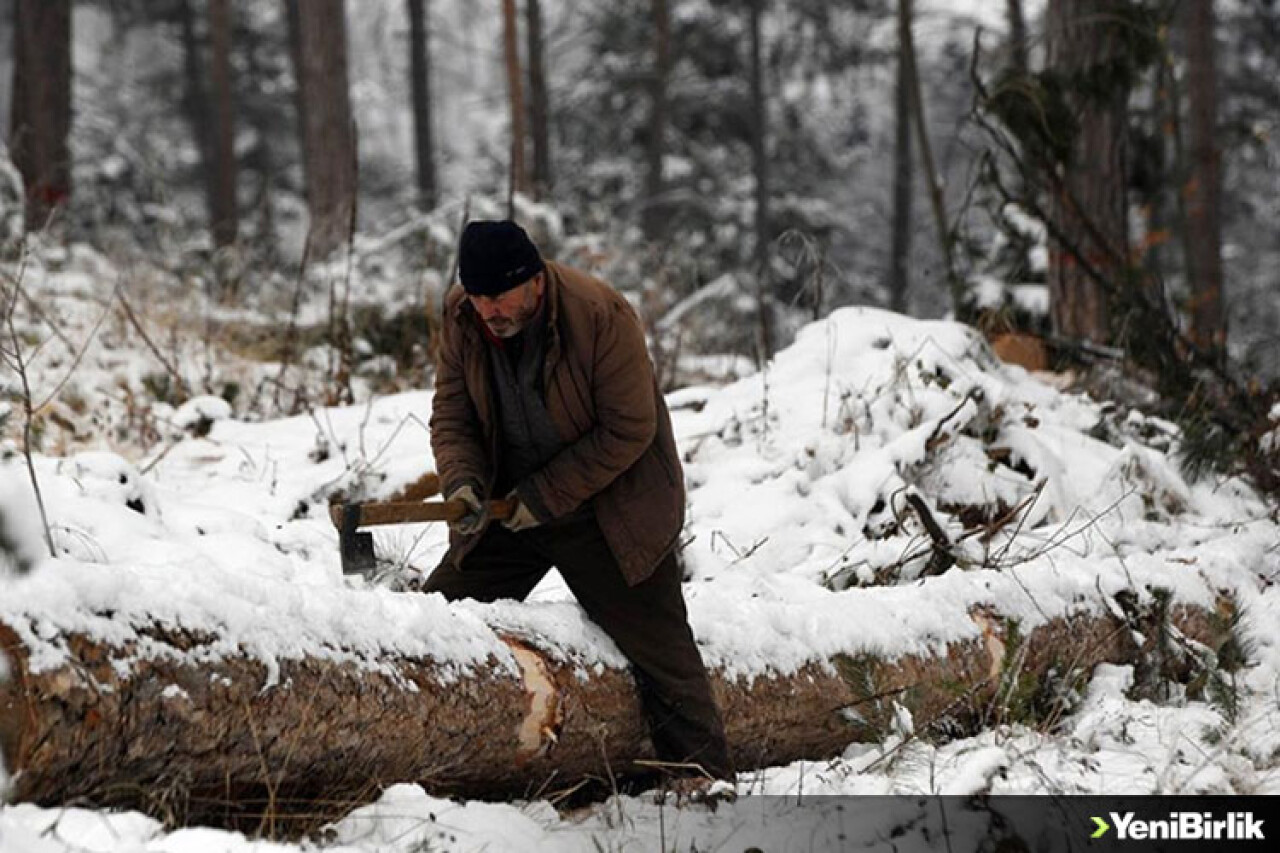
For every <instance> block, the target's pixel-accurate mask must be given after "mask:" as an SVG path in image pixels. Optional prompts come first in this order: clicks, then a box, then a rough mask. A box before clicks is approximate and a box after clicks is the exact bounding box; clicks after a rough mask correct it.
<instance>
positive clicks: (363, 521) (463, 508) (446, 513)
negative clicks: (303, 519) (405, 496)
mask: <svg viewBox="0 0 1280 853" xmlns="http://www.w3.org/2000/svg"><path fill="white" fill-rule="evenodd" d="M357 506H359V508H360V518H359V521H358V522H357V524H356V526H357V527H370V526H373V525H377V524H408V523H410V522H415V521H457V520H458V519H459V518H462V517H463V516H464V515H466V514H467V505H466V504H465V503H463V502H462V501H459V500H452V501H374V502H371V503H365V504H358V505H357ZM515 511H516V500H515V498H512V499H510V500H500V501H489V515H490V516H491V517H493V518H496V519H498V520H500V521H501V520H504V519H508V518H510V517H511V516H512V515H514V514H515ZM342 513H343V504H333V505H331V506H330V507H329V519H330V520H331V521H332V522H333V526H334V527H337V528H338V529H339V530H341V529H342Z"/></svg>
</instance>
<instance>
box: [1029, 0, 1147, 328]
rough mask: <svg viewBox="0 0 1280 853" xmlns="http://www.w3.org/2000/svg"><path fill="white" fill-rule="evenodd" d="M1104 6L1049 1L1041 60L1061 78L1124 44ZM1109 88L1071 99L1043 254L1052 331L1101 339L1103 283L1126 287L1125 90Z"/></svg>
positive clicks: (1106, 322)
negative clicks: (1069, 136) (1069, 138)
mask: <svg viewBox="0 0 1280 853" xmlns="http://www.w3.org/2000/svg"><path fill="white" fill-rule="evenodd" d="M1109 6H1110V4H1109V3H1108V2H1107V0H1050V3H1049V11H1048V18H1047V20H1048V43H1049V63H1050V66H1051V67H1053V68H1054V69H1056V70H1057V71H1058V72H1060V73H1062V74H1063V75H1064V76H1065V77H1066V78H1067V79H1068V80H1070V79H1072V78H1073V77H1078V76H1079V75H1083V74H1087V73H1088V72H1089V71H1090V70H1091V69H1097V68H1098V67H1100V66H1104V65H1106V64H1107V63H1110V62H1111V61H1112V60H1114V59H1115V58H1116V56H1117V55H1118V54H1119V53H1120V51H1122V50H1123V49H1124V46H1123V39H1122V35H1121V34H1120V33H1119V32H1118V26H1117V25H1116V24H1115V23H1114V21H1113V17H1114V16H1111V15H1109V14H1108V11H1109ZM1068 85H1070V84H1068ZM1111 89H1113V91H1110V92H1107V93H1106V94H1105V95H1093V96H1089V95H1085V94H1075V95H1073V96H1071V100H1072V105H1073V108H1074V110H1075V113H1076V119H1077V122H1078V132H1077V134H1076V136H1075V139H1074V142H1073V146H1072V150H1071V154H1070V158H1069V160H1068V162H1067V163H1066V166H1065V172H1064V174H1063V177H1062V180H1061V182H1060V184H1059V186H1058V187H1057V189H1056V192H1055V194H1054V198H1053V212H1052V216H1053V219H1054V222H1055V223H1056V225H1057V229H1058V232H1059V239H1058V240H1056V241H1054V242H1053V244H1052V245H1051V247H1050V252H1049V314H1050V319H1051V321H1052V324H1053V330H1054V332H1056V333H1057V334H1059V335H1061V336H1063V337H1066V338H1071V339H1083V340H1087V341H1092V342H1093V343H1101V344H1105V343H1109V342H1110V341H1111V333H1110V324H1111V316H1110V309H1109V305H1108V299H1107V293H1106V290H1105V289H1104V284H1103V282H1108V283H1109V286H1110V287H1112V288H1117V289H1118V288H1120V287H1123V286H1128V285H1127V284H1126V281H1125V279H1126V265H1127V258H1128V248H1127V246H1128V237H1127V228H1126V210H1125V181H1126V176H1127V171H1126V169H1127V139H1128V128H1127V125H1126V109H1125V105H1126V101H1127V99H1128V91H1127V90H1126V89H1123V88H1122V87H1120V86H1114V85H1113V86H1112V87H1111ZM1099 279H1101V280H1102V281H1099Z"/></svg>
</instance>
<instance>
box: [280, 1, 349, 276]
mask: <svg viewBox="0 0 1280 853" xmlns="http://www.w3.org/2000/svg"><path fill="white" fill-rule="evenodd" d="M286 2H288V4H289V5H290V7H292V8H291V9H290V20H291V22H293V23H295V25H296V30H295V32H294V38H295V43H296V48H295V51H294V70H295V73H296V75H297V81H298V94H299V102H300V110H299V111H300V113H301V115H300V116H299V118H300V125H301V128H300V129H301V138H302V152H303V158H302V159H303V168H304V171H305V173H306V179H307V211H308V212H309V213H310V215H311V224H310V228H309V231H308V235H307V240H308V242H309V245H310V254H311V255H312V257H314V258H316V259H323V258H325V257H327V256H329V255H330V254H332V253H333V252H334V251H335V250H336V249H337V248H338V247H339V246H341V245H342V244H343V243H344V242H345V241H346V238H347V236H348V235H349V233H350V231H351V227H352V223H353V221H354V218H355V209H356V134H355V123H354V122H353V120H352V117H351V96H350V92H349V90H348V86H347V29H346V16H345V14H344V12H343V2H342V0H286Z"/></svg>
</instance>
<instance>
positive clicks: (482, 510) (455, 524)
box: [445, 483, 489, 536]
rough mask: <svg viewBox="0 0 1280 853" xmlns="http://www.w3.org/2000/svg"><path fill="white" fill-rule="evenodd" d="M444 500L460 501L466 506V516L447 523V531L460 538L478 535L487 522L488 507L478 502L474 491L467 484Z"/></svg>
mask: <svg viewBox="0 0 1280 853" xmlns="http://www.w3.org/2000/svg"><path fill="white" fill-rule="evenodd" d="M445 500H450V501H462V502H463V503H464V504H466V505H467V514H466V515H464V516H462V517H461V518H459V519H458V520H457V521H451V522H449V529H450V530H452V531H453V532H454V533H458V534H461V535H462V536H473V535H475V534H476V533H479V532H480V531H481V530H482V529H483V528H484V526H485V524H487V523H488V522H489V505H488V504H487V503H486V502H484V501H482V500H480V498H479V497H478V496H477V495H476V490H475V488H474V487H473V486H472V485H471V484H469V483H468V484H467V485H465V486H462V487H461V488H459V489H457V490H456V491H454V492H452V493H450V494H449V495H448V497H446V498H445Z"/></svg>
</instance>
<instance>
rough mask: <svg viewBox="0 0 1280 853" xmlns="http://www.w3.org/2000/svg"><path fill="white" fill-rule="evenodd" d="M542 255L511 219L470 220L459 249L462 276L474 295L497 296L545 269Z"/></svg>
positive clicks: (465, 286)
mask: <svg viewBox="0 0 1280 853" xmlns="http://www.w3.org/2000/svg"><path fill="white" fill-rule="evenodd" d="M542 268H543V264H542V256H541V255H539V254H538V248H537V247H536V246H534V245H533V241H532V240H530V239H529V235H528V234H526V233H525V232H524V229H523V228H521V227H520V226H519V225H517V224H515V223H514V222H512V221H511V220H509V219H504V220H501V221H486V220H476V221H475V222H468V223H467V227H466V230H464V231H463V232H462V245H461V247H460V248H459V250H458V277H459V278H461V279H462V289H463V290H465V291H466V292H467V293H469V294H471V295H472V296H497V295H498V294H501V293H506V292H507V291H508V290H510V289H511V288H513V287H519V286H520V285H522V284H524V283H525V282H526V281H528V280H529V279H531V278H533V277H534V276H535V275H537V274H538V273H539V272H541V271H542Z"/></svg>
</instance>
